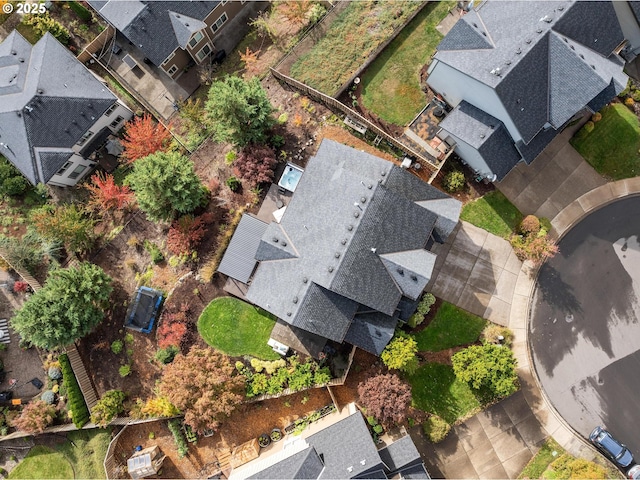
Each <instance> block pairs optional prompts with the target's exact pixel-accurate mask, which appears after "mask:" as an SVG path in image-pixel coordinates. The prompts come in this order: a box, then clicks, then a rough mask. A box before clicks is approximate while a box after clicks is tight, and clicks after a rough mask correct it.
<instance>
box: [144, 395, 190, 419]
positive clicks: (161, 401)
mask: <svg viewBox="0 0 640 480" xmlns="http://www.w3.org/2000/svg"><path fill="white" fill-rule="evenodd" d="M140 413H141V415H142V417H144V418H155V417H174V416H176V415H178V414H179V413H180V410H178V408H177V407H176V406H175V405H174V404H172V403H171V402H170V401H169V400H168V399H167V398H166V397H162V396H159V397H154V398H150V399H149V400H147V401H146V402H145V403H144V404H143V405H141V408H140Z"/></svg>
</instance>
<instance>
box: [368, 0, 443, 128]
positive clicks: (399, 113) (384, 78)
mask: <svg viewBox="0 0 640 480" xmlns="http://www.w3.org/2000/svg"><path fill="white" fill-rule="evenodd" d="M454 5H455V2H452V1H443V2H431V3H430V4H429V5H427V6H426V7H424V8H423V9H422V10H421V11H420V13H418V15H416V17H415V18H414V19H413V20H412V21H411V22H410V23H409V24H408V25H407V26H406V27H405V28H404V29H403V30H402V31H401V32H400V33H399V34H398V36H397V37H396V38H395V39H394V40H393V41H392V42H391V43H390V44H389V45H388V46H387V48H385V49H384V50H383V51H382V53H381V54H380V55H378V58H376V59H375V60H374V61H373V63H371V65H370V66H369V67H368V68H367V71H366V73H365V74H364V75H363V77H362V101H363V103H364V106H365V107H366V108H367V109H368V110H370V111H372V112H373V113H375V114H376V115H378V116H379V117H380V118H382V119H383V120H386V121H387V122H389V123H393V124H395V125H400V126H404V125H406V124H408V123H409V122H410V121H411V120H413V118H414V117H415V116H416V115H417V114H418V113H419V112H420V110H421V109H422V108H423V107H424V105H425V95H424V93H423V92H422V90H421V88H420V69H421V68H422V67H423V66H424V65H425V64H426V63H428V62H429V58H430V57H431V55H433V52H435V49H436V46H437V45H438V43H439V42H440V40H441V39H442V34H440V32H438V31H437V30H436V25H438V23H440V21H441V20H442V19H443V18H444V17H445V16H446V15H447V12H448V11H449V8H451V7H453V6H454Z"/></svg>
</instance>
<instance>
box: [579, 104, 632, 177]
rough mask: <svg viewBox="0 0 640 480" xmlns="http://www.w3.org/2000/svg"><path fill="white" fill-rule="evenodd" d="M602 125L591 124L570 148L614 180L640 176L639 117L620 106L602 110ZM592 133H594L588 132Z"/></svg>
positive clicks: (582, 130)
mask: <svg viewBox="0 0 640 480" xmlns="http://www.w3.org/2000/svg"><path fill="white" fill-rule="evenodd" d="M601 114H602V119H601V120H600V121H599V122H596V123H595V124H594V123H591V124H590V127H587V125H589V122H588V123H587V124H586V125H585V126H584V127H582V129H580V130H579V131H578V133H576V135H575V136H574V137H573V139H571V145H573V147H574V148H575V149H576V150H577V151H578V153H580V155H582V157H584V159H585V160H586V161H587V162H589V164H590V165H591V166H592V167H593V168H595V170H596V171H597V172H598V173H599V174H601V175H603V176H605V177H607V178H609V179H611V180H620V179H623V178H630V177H635V176H636V175H639V174H640V123H639V122H638V117H637V116H636V115H635V114H634V113H633V112H632V111H631V110H629V108H627V107H626V106H625V105H623V104H621V103H614V104H612V105H609V106H607V107H604V108H603V109H602V110H601ZM589 130H591V132H589Z"/></svg>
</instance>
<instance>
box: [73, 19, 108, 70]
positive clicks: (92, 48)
mask: <svg viewBox="0 0 640 480" xmlns="http://www.w3.org/2000/svg"><path fill="white" fill-rule="evenodd" d="M115 34H116V31H115V29H114V28H113V27H112V26H111V25H109V26H107V28H105V29H104V30H103V31H102V32H100V34H99V35H98V36H97V37H96V38H94V39H93V41H92V42H91V43H90V44H89V45H87V46H86V47H84V49H83V50H82V52H80V54H79V55H78V57H77V58H78V61H80V62H82V63H87V62H89V61H91V59H92V58H93V56H94V55H96V54H98V53H103V52H104V50H105V49H106V48H111V43H112V42H111V41H112V40H113V37H114V36H115ZM96 56H97V57H100V55H99V54H98V55H96Z"/></svg>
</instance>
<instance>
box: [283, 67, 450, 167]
mask: <svg viewBox="0 0 640 480" xmlns="http://www.w3.org/2000/svg"><path fill="white" fill-rule="evenodd" d="M271 74H272V75H273V76H274V77H275V78H276V79H277V80H278V81H279V82H281V83H284V84H285V85H288V86H289V87H291V88H293V89H295V90H297V91H299V92H301V93H302V94H304V95H306V96H308V97H311V98H313V99H314V100H316V101H318V102H320V103H322V104H323V105H325V106H326V107H327V108H329V109H330V110H332V111H335V110H338V111H340V112H341V113H344V114H345V115H347V116H349V117H350V118H351V119H353V120H355V121H357V122H358V123H360V124H362V125H365V126H366V127H367V129H369V130H371V131H372V132H373V133H375V134H376V135H377V136H378V137H379V138H380V139H382V140H386V141H387V142H388V143H389V144H390V145H391V146H393V147H396V148H398V149H400V150H402V151H403V152H405V153H406V154H407V155H410V156H412V157H414V158H416V159H417V160H418V161H420V162H421V163H423V166H424V167H425V168H428V169H429V170H432V171H433V170H438V168H439V167H440V164H439V163H436V162H435V161H434V160H433V159H431V158H427V157H426V156H425V155H423V154H422V153H420V152H418V151H417V150H415V149H414V148H412V147H410V146H409V145H406V144H405V143H403V142H401V141H400V140H399V139H397V138H395V137H393V136H391V135H390V134H389V133H387V132H386V131H385V130H383V129H382V128H381V127H379V126H378V125H376V124H374V123H373V122H371V121H369V120H368V119H367V118H365V117H363V116H362V115H360V114H359V113H358V112H356V111H355V110H353V109H351V108H349V107H347V106H346V105H345V104H344V103H342V102H340V101H338V100H336V99H335V98H333V97H330V96H329V95H327V94H325V93H322V92H321V91H319V90H316V89H315V88H312V87H310V86H308V85H305V84H304V83H302V82H299V81H298V80H296V79H294V78H291V77H289V76H287V75H285V74H284V73H281V72H279V71H277V70H275V69H274V68H271Z"/></svg>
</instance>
